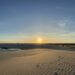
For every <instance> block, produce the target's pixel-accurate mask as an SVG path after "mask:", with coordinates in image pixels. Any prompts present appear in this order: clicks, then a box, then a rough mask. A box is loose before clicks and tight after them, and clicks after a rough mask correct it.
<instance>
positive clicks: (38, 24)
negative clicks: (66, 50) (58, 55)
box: [0, 0, 75, 43]
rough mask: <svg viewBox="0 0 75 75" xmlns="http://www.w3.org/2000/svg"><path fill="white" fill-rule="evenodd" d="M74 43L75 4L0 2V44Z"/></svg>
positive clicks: (63, 0) (72, 0) (70, 0)
mask: <svg viewBox="0 0 75 75" xmlns="http://www.w3.org/2000/svg"><path fill="white" fill-rule="evenodd" d="M38 38H41V39H42V42H43V43H75V0H0V43H35V42H37V39H38Z"/></svg>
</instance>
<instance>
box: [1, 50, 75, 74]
mask: <svg viewBox="0 0 75 75" xmlns="http://www.w3.org/2000/svg"><path fill="white" fill-rule="evenodd" d="M0 75H75V51H65V50H51V49H33V50H23V51H22V50H19V51H5V52H0Z"/></svg>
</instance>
